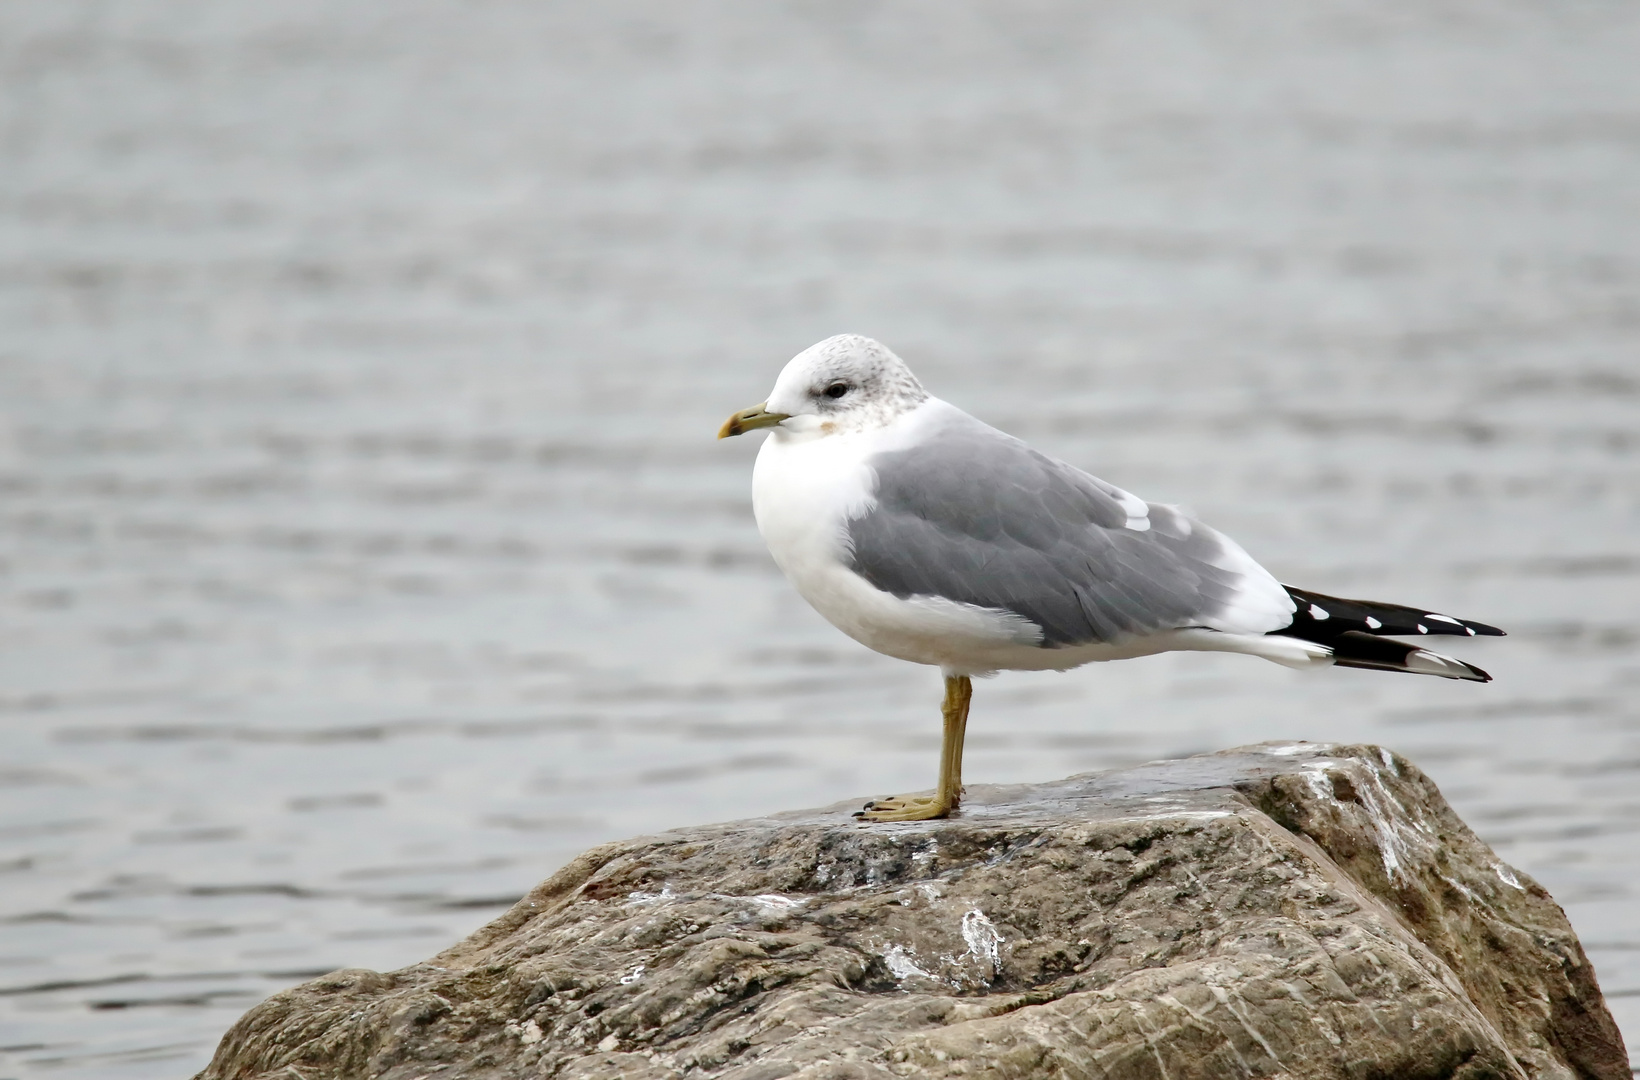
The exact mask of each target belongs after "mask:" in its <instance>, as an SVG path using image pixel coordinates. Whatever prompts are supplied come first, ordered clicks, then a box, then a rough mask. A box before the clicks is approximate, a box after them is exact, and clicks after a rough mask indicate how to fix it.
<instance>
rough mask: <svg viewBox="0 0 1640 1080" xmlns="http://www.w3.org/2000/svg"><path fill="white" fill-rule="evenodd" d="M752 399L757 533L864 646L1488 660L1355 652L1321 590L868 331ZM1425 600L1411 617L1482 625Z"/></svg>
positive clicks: (1034, 655) (941, 651)
mask: <svg viewBox="0 0 1640 1080" xmlns="http://www.w3.org/2000/svg"><path fill="white" fill-rule="evenodd" d="M761 408H762V409H763V410H764V411H763V412H762V413H759V414H758V415H759V416H760V417H761V419H760V420H759V422H758V424H757V425H756V426H769V427H770V428H771V435H770V438H769V439H768V440H767V441H766V442H765V444H764V446H763V447H762V450H761V451H760V453H759V455H758V460H757V466H756V470H755V473H754V479H753V506H754V510H755V512H756V515H757V521H758V527H759V529H760V531H761V532H762V533H763V536H764V539H765V540H766V541H767V543H768V545H769V550H770V552H771V553H772V554H773V556H774V558H775V561H776V562H777V563H778V564H779V565H780V567H781V569H782V570H784V571H785V573H786V574H787V576H788V577H789V578H790V579H791V580H792V582H793V583H794V584H795V585H796V587H797V588H798V590H799V591H800V592H801V593H802V594H803V596H804V597H805V598H806V599H807V600H808V601H809V602H810V603H811V604H812V605H813V606H814V607H815V608H816V609H817V610H818V611H820V613H821V614H822V615H824V616H825V617H826V618H828V619H829V620H830V621H831V622H833V623H834V624H835V625H837V626H838V627H839V628H840V629H842V630H843V631H844V632H845V633H848V634H849V635H850V636H852V637H854V638H855V639H857V640H859V641H861V642H862V643H864V644H866V645H868V646H870V647H871V648H874V649H876V650H878V651H880V652H884V653H887V654H889V655H891V656H897V657H900V658H902V659H906V660H912V661H915V662H919V663H925V664H934V665H937V666H939V667H940V668H942V669H943V670H944V671H945V672H946V674H948V675H972V674H981V673H986V672H990V671H995V670H999V669H1024V670H1040V669H1061V670H1062V669H1066V668H1071V667H1076V666H1079V665H1081V664H1085V663H1088V662H1090V661H1094V660H1111V659H1120V658H1124V657H1131V656H1141V655H1146V654H1150V653H1157V652H1166V651H1173V650H1191V651H1227V652H1243V653H1250V654H1253V655H1257V656H1262V657H1264V658H1266V659H1269V660H1274V661H1276V662H1278V663H1283V664H1287V665H1290V666H1295V667H1309V666H1324V665H1328V664H1332V663H1334V662H1335V661H1336V662H1338V663H1342V664H1353V666H1369V667H1388V668H1392V669H1394V670H1407V671H1419V672H1423V673H1426V674H1435V675H1445V676H1448V677H1452V678H1470V679H1475V678H1481V679H1484V678H1485V675H1484V673H1482V672H1479V671H1478V669H1474V668H1471V667H1469V666H1468V665H1465V664H1462V663H1461V662H1460V661H1456V660H1452V659H1451V658H1448V657H1443V656H1440V655H1439V654H1436V653H1431V652H1428V651H1426V650H1422V649H1419V648H1416V647H1412V646H1406V647H1405V651H1406V657H1405V658H1404V661H1403V660H1395V661H1394V662H1392V659H1393V658H1391V657H1390V656H1389V653H1386V652H1385V651H1384V649H1385V647H1388V648H1389V649H1390V651H1391V652H1393V651H1394V650H1395V648H1397V647H1398V646H1396V645H1395V644H1394V643H1387V645H1377V644H1375V645H1374V646H1373V648H1371V649H1367V650H1366V651H1367V652H1368V653H1371V656H1369V657H1366V658H1365V659H1362V660H1361V662H1359V663H1354V662H1353V661H1352V660H1351V658H1350V657H1351V654H1352V650H1354V651H1360V649H1359V648H1358V647H1357V645H1356V644H1355V643H1354V639H1351V638H1348V636H1347V635H1345V636H1344V637H1340V636H1339V635H1341V634H1345V632H1346V631H1353V632H1355V633H1356V635H1357V637H1359V636H1362V635H1363V634H1364V633H1366V632H1367V631H1366V627H1367V626H1368V625H1370V624H1368V623H1363V622H1358V621H1348V620H1345V619H1342V618H1341V619H1340V620H1339V621H1337V622H1335V623H1333V624H1332V625H1330V626H1324V627H1323V631H1322V632H1314V628H1315V627H1318V626H1323V624H1322V623H1321V622H1318V621H1317V620H1316V618H1315V617H1314V616H1313V615H1311V614H1310V612H1309V611H1308V610H1300V606H1299V602H1298V600H1295V596H1299V597H1301V598H1302V599H1303V600H1304V602H1305V604H1307V605H1311V606H1315V605H1316V604H1318V603H1319V602H1323V601H1330V599H1331V598H1327V597H1317V596H1314V595H1312V594H1298V593H1296V592H1295V591H1293V590H1289V589H1288V588H1286V587H1285V586H1283V585H1281V584H1280V583H1279V582H1277V581H1276V579H1275V578H1274V577H1273V576H1271V575H1270V573H1269V572H1268V571H1266V570H1265V569H1264V568H1263V567H1262V566H1260V565H1259V564H1258V563H1257V562H1256V561H1254V560H1253V559H1252V558H1251V557H1250V556H1249V555H1248V554H1247V553H1246V552H1245V551H1243V550H1242V549H1241V547H1240V546H1238V545H1237V544H1236V543H1235V542H1234V541H1232V540H1230V539H1229V538H1228V537H1226V536H1224V535H1223V534H1221V533H1219V532H1217V531H1215V530H1213V529H1211V528H1209V527H1208V526H1206V525H1204V524H1202V523H1200V522H1198V521H1195V520H1193V519H1192V518H1190V517H1189V516H1187V515H1185V514H1184V513H1183V512H1181V511H1180V510H1178V509H1177V508H1175V507H1171V506H1164V505H1159V504H1154V503H1147V502H1145V501H1144V500H1142V499H1140V498H1138V497H1136V496H1134V495H1132V494H1130V493H1128V492H1126V491H1123V490H1122V489H1121V488H1118V487H1116V486H1114V485H1112V484H1108V483H1106V482H1105V481H1103V480H1100V479H1098V478H1096V477H1093V476H1090V475H1089V474H1087V473H1085V472H1083V471H1082V470H1080V469H1077V468H1076V467H1074V466H1072V465H1069V464H1067V463H1065V462H1062V461H1058V460H1056V459H1054V458H1051V457H1049V456H1047V455H1045V454H1042V453H1039V452H1037V451H1035V450H1033V449H1031V448H1030V447H1029V446H1027V445H1026V444H1025V443H1023V442H1021V441H1020V440H1018V439H1016V438H1014V437H1012V436H1010V435H1007V434H1004V433H1003V432H1001V431H998V430H996V429H995V428H992V427H990V426H989V425H987V424H984V423H982V422H981V421H979V420H977V419H975V418H974V417H972V416H969V415H968V414H967V413H965V412H963V411H962V410H960V409H958V408H956V407H955V406H953V405H951V404H949V403H947V402H944V401H941V400H939V399H938V398H935V397H932V396H931V395H929V394H928V393H927V391H926V390H924V389H923V387H922V385H921V383H919V382H918V381H917V379H916V377H915V376H914V375H912V374H911V371H910V369H909V368H907V367H906V365H905V364H904V363H903V362H902V361H901V360H900V359H899V358H898V357H897V356H895V355H894V354H893V353H892V352H890V351H889V350H888V349H887V348H885V347H884V346H882V345H881V344H879V343H878V342H876V341H873V340H871V339H870V338H865V337H861V336H858V335H852V334H845V335H839V336H837V337H833V338H828V339H827V340H825V341H822V342H820V343H819V344H817V345H815V346H813V347H811V348H809V349H807V350H805V351H804V352H802V353H800V354H799V355H798V356H797V357H795V358H794V359H793V360H792V361H791V362H790V363H789V364H788V365H787V366H786V368H785V369H784V370H783V371H782V372H781V375H780V377H779V379H778V380H777V381H776V384H775V388H774V391H773V392H772V393H771V394H770V397H769V400H768V402H766V403H765V405H764V406H762V407H761ZM748 415H750V414H748ZM773 417H780V419H779V420H778V421H775V420H774V419H772V418H773ZM1338 603H1339V604H1344V603H1359V602H1344V601H1339V602H1338ZM1368 607H1371V605H1368ZM1316 610H1317V611H1320V610H1322V608H1320V607H1319V606H1316ZM1352 610H1353V609H1352ZM1361 610H1362V611H1366V610H1367V609H1366V608H1362V609H1361ZM1372 610H1377V609H1376V608H1372ZM1386 610H1388V608H1386ZM1395 610H1397V611H1414V610H1416V609H1400V608H1396V609H1395ZM1361 617H1362V618H1368V617H1370V613H1369V614H1368V615H1365V616H1361ZM1430 617H1431V618H1432V619H1434V620H1435V621H1434V622H1428V623H1420V624H1419V625H1433V626H1436V627H1437V628H1441V629H1439V630H1438V632H1454V631H1448V630H1445V629H1444V628H1445V627H1446V626H1447V624H1450V625H1451V626H1452V627H1454V628H1456V632H1467V633H1474V632H1477V631H1475V630H1473V629H1469V628H1470V627H1480V626H1481V624H1474V623H1470V624H1465V623H1462V622H1460V621H1458V620H1450V619H1448V620H1447V622H1446V623H1441V622H1440V621H1439V620H1440V619H1443V618H1445V617H1444V616H1434V615H1433V614H1432V613H1431V616H1430ZM1322 618H1323V619H1325V614H1323V616H1322ZM1299 624H1302V627H1303V628H1302V629H1300V627H1299ZM1284 631H1286V632H1284ZM1401 632H1405V631H1401ZM1481 632H1493V631H1492V630H1491V628H1490V627H1483V628H1482V630H1481Z"/></svg>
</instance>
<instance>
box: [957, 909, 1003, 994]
mask: <svg viewBox="0 0 1640 1080" xmlns="http://www.w3.org/2000/svg"><path fill="white" fill-rule="evenodd" d="M962 940H963V941H965V942H966V943H967V944H968V953H969V955H970V956H972V957H973V958H974V959H976V960H978V961H979V962H980V963H982V964H984V965H985V966H986V967H988V968H989V969H990V974H989V975H988V976H987V978H988V979H992V978H995V977H996V973H997V970H998V969H999V968H1000V967H1001V966H1002V960H1001V957H1000V956H999V954H998V952H997V947H998V946H999V945H1001V944H1002V935H1001V934H999V933H997V928H996V926H995V925H994V924H992V922H991V920H990V919H988V918H987V917H986V915H985V912H983V911H981V910H979V909H978V908H975V909H974V910H973V911H970V912H969V913H968V914H966V915H964V916H963V917H962Z"/></svg>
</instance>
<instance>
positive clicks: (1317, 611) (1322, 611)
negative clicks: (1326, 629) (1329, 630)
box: [1310, 604, 1332, 622]
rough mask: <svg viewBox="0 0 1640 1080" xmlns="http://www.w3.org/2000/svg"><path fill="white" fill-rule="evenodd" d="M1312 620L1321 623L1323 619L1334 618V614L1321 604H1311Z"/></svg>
mask: <svg viewBox="0 0 1640 1080" xmlns="http://www.w3.org/2000/svg"><path fill="white" fill-rule="evenodd" d="M1310 618H1312V619H1314V620H1315V621H1316V622H1320V621H1321V620H1322V619H1330V618H1332V612H1330V611H1328V610H1327V609H1326V608H1324V607H1322V606H1321V605H1320V604H1311V605H1310Z"/></svg>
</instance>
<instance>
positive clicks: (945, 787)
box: [854, 675, 974, 821]
mask: <svg viewBox="0 0 1640 1080" xmlns="http://www.w3.org/2000/svg"><path fill="white" fill-rule="evenodd" d="M973 699H974V684H973V681H972V680H970V679H969V678H968V676H966V675H956V676H948V677H947V678H946V680H945V704H944V705H943V706H941V708H940V713H941V715H942V716H943V717H944V718H945V735H944V738H943V739H942V740H941V742H940V782H939V787H937V788H935V789H934V794H933V795H900V796H894V797H892V798H888V799H877V800H875V801H873V802H869V803H866V808H865V809H864V810H862V811H860V812H859V813H857V814H855V815H854V816H855V817H857V818H864V819H865V820H866V821H927V820H928V819H929V818H942V817H945V816H946V815H947V814H949V813H950V812H951V811H953V810H955V809H956V808H957V806H958V804H959V803H961V802H962V743H963V738H964V736H966V735H967V733H968V705H969V703H970V702H971V701H973Z"/></svg>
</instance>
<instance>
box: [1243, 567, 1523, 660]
mask: <svg viewBox="0 0 1640 1080" xmlns="http://www.w3.org/2000/svg"><path fill="white" fill-rule="evenodd" d="M1282 587H1283V588H1285V589H1286V590H1287V595H1289V596H1291V597H1292V598H1293V602H1294V603H1295V604H1297V605H1298V610H1297V611H1295V612H1294V613H1293V621H1292V625H1290V626H1286V627H1283V628H1282V629H1280V630H1274V631H1271V633H1272V634H1275V635H1279V636H1282V637H1293V638H1298V639H1299V640H1301V641H1313V642H1315V643H1316V644H1318V645H1325V646H1327V647H1328V648H1330V649H1332V651H1333V663H1335V664H1337V665H1338V666H1339V667H1357V668H1375V669H1377V670H1379V671H1409V672H1413V673H1414V674H1418V675H1439V676H1441V677H1442V678H1446V679H1465V680H1467V681H1469V682H1491V681H1492V676H1490V675H1488V674H1487V673H1486V672H1484V671H1482V670H1481V669H1480V668H1478V667H1475V666H1474V665H1473V664H1466V663H1464V662H1463V661H1462V660H1457V659H1454V658H1453V657H1450V656H1443V655H1441V654H1440V653H1438V652H1431V651H1430V650H1428V649H1421V648H1419V647H1418V646H1416V645H1408V644H1407V643H1406V642H1402V641H1387V640H1385V638H1386V637H1387V636H1390V635H1403V634H1404V635H1408V636H1411V635H1427V634H1456V635H1462V636H1464V637H1475V636H1477V635H1483V636H1486V637H1502V636H1503V631H1502V630H1499V629H1498V628H1497V627H1495V626H1488V625H1486V624H1485V623H1478V622H1470V621H1468V620H1467V619H1454V618H1453V617H1452V616H1450V615H1441V614H1438V613H1437V612H1433V611H1425V610H1424V609H1423V608H1413V607H1404V606H1402V605H1400V604H1380V603H1377V602H1376V601H1373V600H1344V599H1341V598H1339V597H1336V596H1323V595H1322V594H1320V593H1313V592H1307V591H1305V590H1303V589H1295V588H1293V587H1292V586H1290V585H1284V586H1282Z"/></svg>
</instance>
